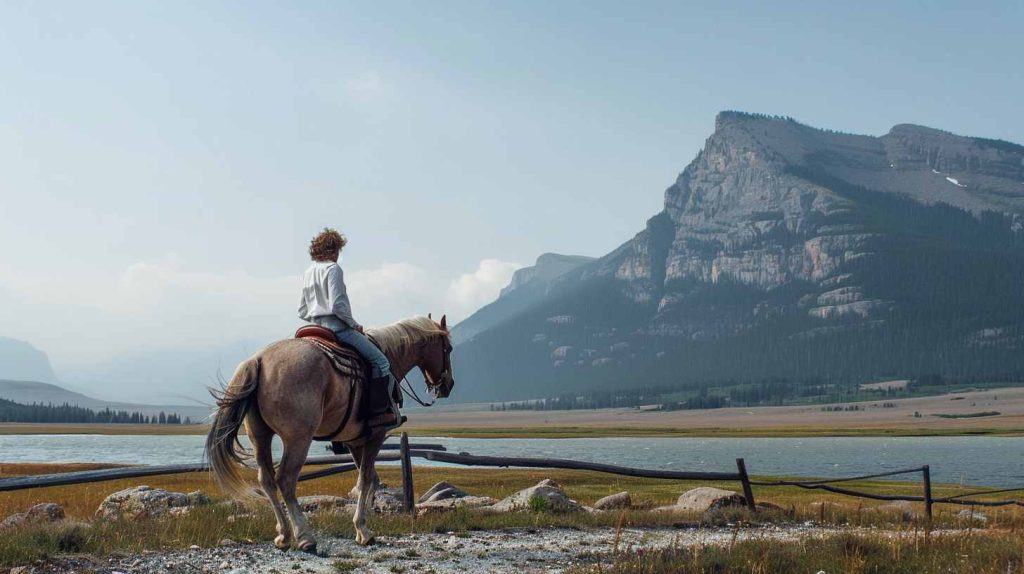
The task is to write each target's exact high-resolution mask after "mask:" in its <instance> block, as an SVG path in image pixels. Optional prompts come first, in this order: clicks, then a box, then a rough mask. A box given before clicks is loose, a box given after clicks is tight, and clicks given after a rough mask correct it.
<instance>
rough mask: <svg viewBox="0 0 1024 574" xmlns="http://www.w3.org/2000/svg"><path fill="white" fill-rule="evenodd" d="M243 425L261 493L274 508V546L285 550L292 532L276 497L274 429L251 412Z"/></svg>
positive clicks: (289, 542)
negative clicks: (275, 522)
mask: <svg viewBox="0 0 1024 574" xmlns="http://www.w3.org/2000/svg"><path fill="white" fill-rule="evenodd" d="M245 426H246V429H247V430H248V433H249V440H250V441H251V442H252V449H253V454H254V455H255V457H256V466H257V468H258V469H259V470H258V475H259V481H260V488H262V489H263V494H264V495H266V497H267V499H268V500H270V506H271V507H272V508H273V509H274V518H276V519H277V538H274V546H277V547H278V548H279V549H281V550H287V549H288V548H289V547H290V546H291V543H292V533H291V527H289V526H288V518H287V516H286V514H285V511H284V506H283V505H282V504H281V500H280V499H278V497H277V482H276V480H275V478H276V477H275V473H274V456H273V453H272V452H271V441H272V440H273V438H274V431H272V430H270V427H268V426H267V423H265V422H264V421H263V419H262V418H261V417H260V416H259V415H258V414H257V413H252V412H250V414H249V416H248V417H247V418H246V424H245Z"/></svg>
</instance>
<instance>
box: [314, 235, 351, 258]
mask: <svg viewBox="0 0 1024 574" xmlns="http://www.w3.org/2000/svg"><path fill="white" fill-rule="evenodd" d="M347 243H348V239H345V236H344V235H342V234H340V233H338V231H337V230H335V229H331V228H330V227H325V228H324V230H323V231H321V232H320V233H318V234H317V235H316V237H314V238H313V240H312V241H310V242H309V256H310V257H311V258H312V259H313V261H330V260H331V258H332V257H333V256H334V255H335V254H336V253H338V252H339V251H341V248H342V247H345V244H347Z"/></svg>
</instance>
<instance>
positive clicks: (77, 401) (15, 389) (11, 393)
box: [0, 380, 210, 421]
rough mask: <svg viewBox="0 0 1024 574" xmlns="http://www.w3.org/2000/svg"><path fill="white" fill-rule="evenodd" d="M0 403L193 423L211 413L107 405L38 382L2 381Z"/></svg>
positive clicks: (173, 407)
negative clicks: (66, 407) (171, 416)
mask: <svg viewBox="0 0 1024 574" xmlns="http://www.w3.org/2000/svg"><path fill="white" fill-rule="evenodd" d="M0 399H6V400H8V401H12V402H15V403H19V404H22V405H30V404H33V403H38V404H53V405H63V404H65V403H66V404H69V405H73V406H79V407H83V408H87V409H92V410H97V411H98V410H103V409H106V408H109V409H111V410H125V411H130V412H138V413H142V414H145V415H150V416H153V415H157V414H159V413H160V411H163V412H165V413H176V414H178V415H180V416H181V417H182V418H184V417H189V418H191V419H192V420H193V421H202V420H204V419H205V418H206V416H207V415H208V414H209V413H210V409H208V408H207V407H204V406H202V405H196V406H191V405H146V404H135V403H121V402H114V401H104V400H100V399H94V398H92V397H89V396H86V395H83V394H81V393H76V392H74V391H69V390H67V389H65V388H63V387H59V386H57V385H54V384H50V383H42V382H37V381H11V380H0Z"/></svg>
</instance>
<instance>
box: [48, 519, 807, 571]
mask: <svg viewBox="0 0 1024 574" xmlns="http://www.w3.org/2000/svg"><path fill="white" fill-rule="evenodd" d="M824 532H827V531H823V530H822V529H820V528H811V527H805V526H789V527H785V528H779V527H766V528H749V529H743V530H739V531H738V532H734V531H733V530H729V529H699V530H679V529H670V528H657V529H636V528H629V529H623V530H622V531H621V532H620V533H619V536H618V546H619V548H620V549H622V548H628V547H631V546H632V547H639V546H642V547H645V548H656V547H663V546H667V545H670V544H673V543H679V544H699V543H724V542H728V541H729V540H730V539H731V538H732V537H733V536H736V537H737V538H739V539H748V538H757V537H771V538H774V539H779V540H782V539H790V538H796V537H798V536H800V535H806V534H811V533H819V534H820V533H824ZM226 544H227V545H225V546H221V547H219V548H207V549H203V548H199V547H197V546H196V547H192V548H191V549H189V550H182V551H174V552H167V553H156V552H146V553H143V554H142V555H130V556H120V557H114V558H110V559H106V560H102V561H97V560H94V559H90V558H89V557H65V558H62V559H58V560H55V561H53V562H51V563H49V564H46V565H40V566H37V567H36V568H35V570H34V572H37V573H39V572H53V573H61V574H66V573H71V572H83V571H95V572H96V573H97V574H113V573H123V574H150V573H153V574H155V573H189V574H196V573H200V572H216V573H222V574H242V573H249V572H259V573H271V574H273V573H277V574H289V573H295V574H306V573H314V574H319V573H327V572H330V573H334V574H337V573H339V572H360V573H364V572H365V573H377V572H380V573H385V572H386V573H392V574H395V573H402V572H407V573H414V572H415V573H431V572H433V573H436V574H471V573H490V572H515V573H516V574H527V573H538V572H562V571H564V570H565V569H566V568H568V567H569V566H570V565H572V564H574V563H577V562H578V561H579V558H578V557H579V555H580V554H583V553H587V552H595V553H605V552H610V551H611V550H613V549H614V547H615V544H616V532H615V530H614V529H609V528H602V529H591V530H569V529H561V528H554V529H543V530H535V529H528V530H506V531H491V532H469V533H458V534H456V533H447V534H410V535H405V536H402V537H390V536H379V537H378V538H377V542H376V544H374V545H372V546H369V547H366V548H363V547H360V546H357V545H356V544H355V542H354V541H352V540H351V539H345V538H323V539H321V540H320V548H319V553H318V554H317V555H315V556H314V555H309V554H304V553H301V552H296V551H291V552H280V551H278V550H276V549H275V548H274V547H273V546H272V545H270V544H269V543H260V544H235V543H231V542H230V541H226Z"/></svg>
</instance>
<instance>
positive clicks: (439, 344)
mask: <svg viewBox="0 0 1024 574" xmlns="http://www.w3.org/2000/svg"><path fill="white" fill-rule="evenodd" d="M427 317H428V318H430V315H427ZM431 320H433V319H432V318H431ZM435 324H436V325H437V326H438V327H439V332H438V333H437V334H435V335H434V336H432V337H430V338H429V339H427V341H426V344H425V347H426V348H425V349H424V350H423V357H422V362H421V363H420V368H421V370H422V371H423V378H424V379H425V380H426V381H427V387H428V388H429V389H430V392H432V393H433V394H434V396H435V397H437V398H439V399H444V398H448V395H450V394H451V393H452V387H454V386H455V374H454V373H453V372H452V339H451V337H450V336H449V335H448V316H447V315H444V316H442V317H441V322H440V323H435Z"/></svg>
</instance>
